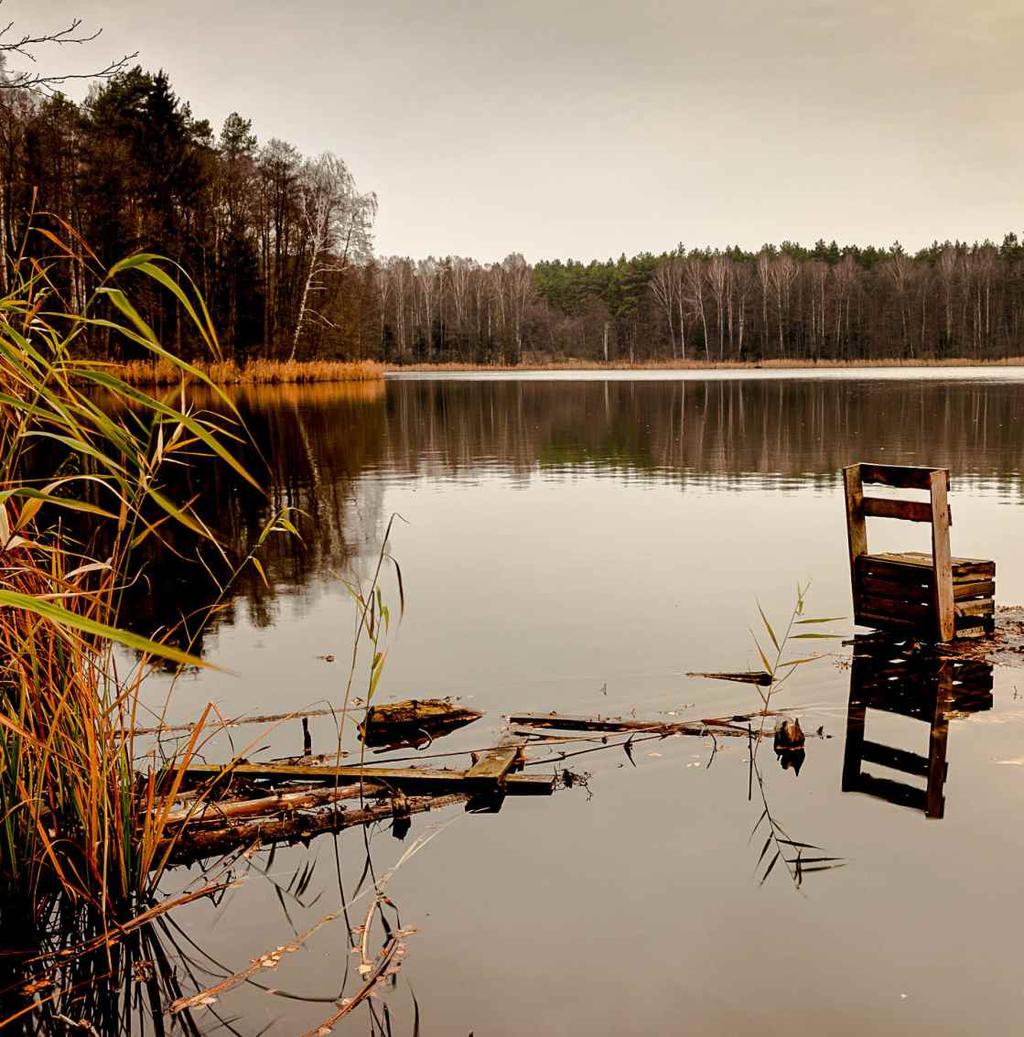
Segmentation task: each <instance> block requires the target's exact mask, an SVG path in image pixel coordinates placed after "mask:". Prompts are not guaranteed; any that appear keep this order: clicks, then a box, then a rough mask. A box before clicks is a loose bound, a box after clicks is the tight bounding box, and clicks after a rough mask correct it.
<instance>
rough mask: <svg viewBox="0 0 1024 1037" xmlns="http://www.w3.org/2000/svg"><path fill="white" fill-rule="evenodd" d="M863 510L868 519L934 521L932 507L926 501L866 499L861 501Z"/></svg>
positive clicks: (885, 498)
mask: <svg viewBox="0 0 1024 1037" xmlns="http://www.w3.org/2000/svg"><path fill="white" fill-rule="evenodd" d="M861 510H862V512H863V514H864V515H865V516H866V517H867V518H891V519H903V520H904V521H906V522H931V520H932V506H931V505H930V504H928V503H926V502H925V501H917V500H894V499H892V498H889V497H864V498H863V499H862V500H861Z"/></svg>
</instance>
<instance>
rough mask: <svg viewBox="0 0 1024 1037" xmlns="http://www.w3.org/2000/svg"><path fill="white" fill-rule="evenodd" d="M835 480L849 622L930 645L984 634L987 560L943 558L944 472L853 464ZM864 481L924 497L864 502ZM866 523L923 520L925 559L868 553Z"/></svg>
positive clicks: (990, 590) (991, 611)
mask: <svg viewBox="0 0 1024 1037" xmlns="http://www.w3.org/2000/svg"><path fill="white" fill-rule="evenodd" d="M843 478H844V482H845V485H846V528H847V533H848V536H849V542H850V578H851V582H852V585H853V617H854V621H855V622H856V623H858V624H859V625H861V626H868V627H875V628H876V629H879V630H889V631H893V632H895V633H907V634H910V635H912V636H916V637H919V638H922V639H925V640H936V641H951V640H953V638H954V637H970V636H978V635H980V634H982V633H991V632H992V630H993V628H994V624H995V589H996V585H995V577H996V566H995V562H989V561H984V560H982V559H978V558H953V557H952V556H951V554H950V548H949V527H950V525H951V524H952V517H951V514H950V510H949V500H948V496H949V470H948V469H947V468H910V467H903V466H898V465H880V464H854V465H850V466H848V467H847V468H844V469H843ZM866 483H868V484H870V483H876V484H881V485H884V486H892V487H896V488H898V489H912V490H926V491H928V495H929V499H928V500H927V501H922V500H898V499H894V498H891V497H866V496H865V495H864V485H865V484H866ZM869 518H890V519H904V520H906V521H909V522H928V523H930V524H931V533H932V551H931V554H926V553H924V552H922V551H902V552H887V553H883V554H870V553H869V552H868V537H867V521H866V520H867V519H869Z"/></svg>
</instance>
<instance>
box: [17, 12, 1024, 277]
mask: <svg viewBox="0 0 1024 1037" xmlns="http://www.w3.org/2000/svg"><path fill="white" fill-rule="evenodd" d="M2 12H3V13H5V14H6V16H7V17H8V18H14V19H15V21H16V23H17V26H18V28H24V29H29V28H32V29H33V30H35V29H37V28H45V27H47V26H50V25H56V24H57V23H59V22H61V21H62V20H66V19H67V18H68V16H71V15H79V16H80V17H82V18H83V19H84V20H85V22H86V24H87V25H88V26H102V27H103V28H104V34H103V36H102V37H101V39H100V40H99V41H98V42H97V43H95V44H92V45H91V47H90V49H89V51H88V52H87V53H83V52H76V51H73V50H64V51H62V52H60V53H58V54H55V55H53V58H52V60H47V61H45V62H43V63H42V67H44V68H45V67H49V66H51V65H52V66H53V67H58V66H59V67H61V68H75V69H79V68H83V67H84V66H85V65H89V64H92V65H97V64H101V63H102V62H104V61H105V60H106V59H107V58H108V57H109V56H112V55H115V54H120V53H121V52H123V51H126V50H127V51H131V50H138V51H139V52H140V54H139V60H140V62H141V63H142V64H143V65H144V66H146V67H147V68H152V69H156V68H159V67H162V68H164V69H166V70H167V71H168V73H169V74H170V77H171V81H172V83H173V84H174V86H175V88H176V89H177V90H178V92H179V93H180V94H181V95H182V96H183V97H184V98H186V99H187V100H188V101H190V102H191V104H192V107H193V111H194V112H195V113H196V114H197V115H199V116H204V117H208V118H210V119H211V121H212V122H213V123H214V125H215V126H217V127H219V124H220V122H221V121H222V120H223V118H224V116H225V115H227V114H228V113H229V112H231V111H232V110H238V111H239V112H241V113H242V114H243V115H246V116H249V117H251V118H252V119H253V122H254V127H255V129H256V131H257V133H258V134H259V137H260V139H261V140H266V139H267V138H269V137H275V136H276V137H282V138H284V139H286V140H288V141H290V142H292V143H293V144H295V145H296V146H297V147H299V148H300V149H301V150H302V151H303V152H305V153H308V154H313V153H317V152H319V151H324V150H329V151H334V152H336V153H337V154H339V155H341V156H342V157H343V158H344V159H345V160H346V161H347V162H348V164H349V166H350V167H351V169H352V171H353V173H354V174H355V176H356V179H357V181H358V183H359V185H360V186H361V188H363V189H364V190H375V191H376V192H377V193H378V195H379V198H380V213H379V216H378V221H377V234H376V239H377V249H378V251H379V252H381V253H382V254H392V253H404V254H406V253H407V254H410V255H413V256H421V255H426V254H428V253H432V254H436V255H444V254H448V253H453V254H461V255H472V256H475V257H477V258H479V259H482V260H490V259H495V258H500V257H501V256H503V255H505V254H507V253H508V252H511V251H519V252H522V253H523V254H524V255H525V256H526V257H527V258H528V259H531V260H532V259H538V258H541V257H554V256H562V257H566V256H572V257H578V258H584V259H589V258H595V257H597V258H603V257H607V256H609V255H618V254H619V253H620V252H623V251H624V252H627V253H633V252H637V251H641V250H651V251H660V250H662V249H666V248H671V247H673V246H674V245H675V244H676V243H677V242H679V241H683V242H684V243H685V244H686V245H688V246H693V245H705V244H710V245H726V244H731V243H737V244H740V245H744V246H748V247H757V246H758V245H760V244H761V243H763V242H765V241H781V240H782V239H785V238H788V239H791V240H798V241H803V242H805V243H811V242H813V241H814V240H815V239H817V238H818V237H824V238H826V239H830V238H836V239H838V240H840V241H841V242H843V241H853V242H860V243H868V242H872V243H877V244H888V243H890V242H891V241H893V240H894V239H897V238H898V239H900V240H901V241H903V242H904V244H905V245H907V246H909V247H918V246H920V245H922V244H926V243H928V242H929V241H931V240H932V239H933V238H939V239H943V238H947V237H949V238H956V237H959V238H965V239H970V240H973V239H975V238H984V237H986V236H988V237H992V238H995V239H999V238H1001V236H1002V234H1003V232H1004V231H1006V230H1017V231H1018V233H1019V232H1020V231H1021V229H1022V228H1024V205H1022V199H1021V187H1022V178H1021V172H1022V169H1024V135H1022V132H1021V119H1022V115H1021V113H1022V111H1024V76H1022V75H1021V73H1020V56H1021V54H1024V3H1022V2H1021V0H887V2H879V0H773V2H770V3H768V2H762V3H757V2H753V0H705V2H701V3H697V2H693V0H675V2H667V0H665V2H663V0H630V2H607V0H606V2H600V0H589V2H575V0H508V2H502V3H496V2H489V0H333V2H332V0H288V2H284V0H204V2H198V0H177V2H176V3H170V4H143V3H138V2H135V0H131V2H129V0H6V2H5V3H4V4H3V7H2Z"/></svg>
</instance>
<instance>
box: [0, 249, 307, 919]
mask: <svg viewBox="0 0 1024 1037" xmlns="http://www.w3.org/2000/svg"><path fill="white" fill-rule="evenodd" d="M55 240H56V239H55ZM64 248H65V251H66V253H67V255H68V262H73V263H84V262H89V261H91V260H92V257H90V256H89V255H88V254H84V255H83V253H82V250H81V249H79V248H76V247H74V243H73V242H69V243H65V244H64ZM15 274H16V279H15V282H14V287H13V288H11V289H10V290H9V292H8V293H7V294H6V295H5V296H4V297H2V298H0V806H2V809H0V884H2V886H3V892H4V893H5V894H6V895H7V896H8V897H10V896H12V895H14V896H17V897H20V898H21V899H22V900H23V901H24V903H25V904H27V905H29V906H30V910H29V913H30V914H31V908H33V907H36V906H38V910H39V911H40V912H42V911H43V910H44V909H45V907H44V905H45V904H46V903H47V902H48V901H51V900H52V897H53V896H54V895H56V896H62V897H66V898H69V899H70V900H71V901H73V902H75V903H78V904H82V905H89V906H91V907H94V908H96V909H98V910H100V911H101V912H103V916H104V917H107V915H108V913H109V914H110V916H111V917H112V918H113V917H115V909H117V908H118V905H119V904H121V903H123V902H124V901H125V900H126V899H131V898H132V897H133V896H134V895H136V894H148V893H151V892H152V891H153V890H154V889H155V885H156V882H157V881H158V879H159V876H160V871H161V865H162V863H163V860H164V859H165V858H164V856H163V851H162V850H161V849H160V847H161V846H163V845H164V844H165V840H164V834H165V833H164V825H165V818H166V815H167V813H168V811H169V809H170V807H169V804H168V805H167V806H166V807H165V806H164V802H165V801H164V797H165V796H166V795H167V794H169V793H170V794H173V792H174V790H175V787H176V783H177V776H178V775H179V774H180V769H181V767H183V766H185V765H186V764H187V763H188V761H189V759H190V758H191V757H192V756H193V754H194V753H195V751H196V748H197V746H198V745H199V744H200V740H201V738H202V723H199V724H197V725H196V728H195V730H194V732H193V734H192V736H191V737H190V738H189V739H188V740H186V741H185V743H184V744H183V745H182V746H181V747H180V748H179V749H178V750H177V754H176V755H175V756H174V758H172V759H170V760H167V759H160V760H158V759H156V758H150V759H149V761H148V764H145V765H143V766H141V767H140V766H139V764H140V761H139V760H138V759H137V751H136V740H135V737H134V734H133V731H134V727H135V718H136V711H137V708H138V703H139V695H140V690H141V688H142V685H143V682H144V681H145V678H146V676H147V673H148V672H149V670H150V668H151V665H152V661H153V660H154V659H155V658H163V659H165V660H171V661H173V662H177V663H184V662H187V663H193V664H197V665H202V663H201V661H200V660H198V659H196V658H194V657H193V656H191V655H189V654H188V652H187V651H183V650H181V649H180V648H176V647H174V645H173V644H172V643H171V641H170V640H169V639H161V638H157V639H156V640H153V639H149V638H146V637H142V636H140V635H138V634H134V633H130V632H128V631H127V630H125V629H123V627H122V623H121V620H122V617H121V616H120V603H121V598H122V594H123V591H124V589H125V588H126V586H127V585H128V584H129V583H130V582H131V581H132V580H135V579H137V578H138V577H139V571H138V566H139V562H138V560H137V551H138V549H139V548H140V546H141V545H142V544H143V543H144V542H145V541H146V540H147V539H149V538H154V537H155V538H160V537H161V536H162V535H163V532H164V530H165V529H166V528H169V526H170V525H174V524H177V525H181V526H184V527H186V528H187V529H188V530H189V531H190V532H191V533H192V534H193V535H195V536H196V537H198V538H200V539H201V540H202V541H204V542H206V543H208V544H210V545H212V546H214V548H215V549H218V550H219V546H218V545H217V542H216V537H215V536H214V534H213V533H212V532H211V531H210V529H209V528H208V527H207V526H206V525H205V523H204V522H203V521H202V519H201V518H200V517H199V515H198V514H197V512H196V511H195V509H194V507H193V505H194V504H195V503H196V502H195V500H175V499H173V493H172V491H171V490H170V489H169V488H168V484H169V480H168V479H166V478H165V475H164V473H165V471H166V469H167V467H168V466H170V465H176V466H181V465H185V466H187V465H190V464H192V463H194V462H195V460H196V459H197V458H198V457H200V456H215V457H217V458H219V459H220V460H221V461H222V462H223V463H225V464H227V465H229V466H230V467H232V468H233V469H234V470H235V472H236V473H237V474H238V475H239V477H241V478H244V479H246V480H248V481H250V482H253V483H255V480H254V479H253V477H252V476H251V475H250V474H249V473H248V472H247V471H246V470H245V469H244V468H243V466H242V465H241V464H240V463H239V461H238V460H237V459H236V458H235V456H234V454H233V453H232V451H231V449H230V448H231V447H232V446H234V445H235V443H236V442H237V440H238V438H239V436H240V435H241V434H242V429H241V424H240V421H239V420H238V418H237V413H236V412H235V410H234V408H233V406H232V404H231V402H230V401H229V400H228V399H227V398H226V397H225V396H224V395H223V393H221V391H220V389H219V388H218V386H217V385H216V384H215V382H214V381H213V379H212V378H211V377H210V376H209V375H208V374H207V373H206V371H204V370H203V369H201V368H199V367H196V366H194V365H190V364H187V363H185V362H184V361H182V360H180V359H178V358H177V357H175V356H173V355H172V354H170V353H169V352H167V351H166V350H165V349H164V348H163V347H162V346H161V344H160V343H159V341H158V339H157V337H156V335H155V334H154V332H153V331H152V329H151V328H150V327H149V326H148V324H147V323H146V321H145V319H144V318H143V317H142V315H141V314H140V313H139V311H138V310H137V309H136V307H135V306H134V305H133V303H132V301H131V297H132V293H133V291H134V290H136V289H138V288H145V290H146V291H148V292H150V293H152V292H153V291H158V292H166V293H169V295H170V296H172V297H173V299H174V301H175V302H176V304H177V306H178V307H179V312H180V314H181V319H182V320H186V321H188V322H189V323H190V325H191V328H192V333H193V334H194V335H195V337H196V338H198V339H199V340H201V341H202V342H203V343H204V345H205V347H206V348H207V349H208V351H209V352H210V355H211V356H212V357H214V358H215V360H216V358H217V357H218V356H219V350H218V345H217V339H216V335H215V332H214V330H213V327H212V325H211V323H210V320H209V316H208V314H207V312H206V309H205V306H204V305H203V302H202V299H201V298H200V297H199V295H198V293H197V292H196V291H195V290H194V288H193V287H192V285H191V283H190V282H189V281H188V279H187V277H185V276H184V275H183V273H182V272H181V271H180V270H179V269H177V268H176V267H175V266H174V265H173V264H171V263H168V262H166V261H164V260H161V259H159V258H158V257H156V256H151V255H136V256H133V257H131V258H129V259H127V260H125V261H123V262H121V263H118V264H116V265H115V266H114V267H112V268H111V269H110V270H108V271H106V272H105V273H104V274H103V275H102V278H101V280H100V284H99V288H98V289H97V290H96V292H95V293H94V294H93V296H92V297H90V298H89V299H88V300H87V302H86V303H85V304H84V306H81V307H78V308H73V307H70V306H68V305H66V304H65V303H64V302H63V301H62V299H61V298H60V295H59V293H58V292H57V290H56V289H55V288H54V287H53V284H52V282H51V280H50V279H49V278H48V276H47V272H46V271H45V270H43V269H41V268H39V267H38V266H34V267H32V268H31V269H28V270H24V269H22V270H16V271H15ZM98 339H102V340H104V341H105V342H106V343H107V344H108V345H109V346H111V347H114V348H117V349H122V348H125V347H126V346H127V347H130V348H133V349H135V350H136V351H139V352H141V353H143V354H145V355H148V356H151V357H153V358H154V360H155V361H156V362H157V363H159V364H160V365H162V369H164V370H167V371H176V372H177V381H176V384H175V389H174V391H172V392H168V393H166V394H164V395H162V396H156V395H151V394H149V393H147V392H145V391H143V390H142V389H140V388H138V387H135V386H133V385H131V384H129V382H128V381H127V380H125V379H123V378H122V377H120V376H119V375H118V374H117V373H116V372H115V371H113V370H112V369H111V368H110V367H109V365H107V364H104V363H102V362H97V361H93V360H90V359H88V353H87V352H86V349H85V348H84V347H86V346H87V345H89V344H90V342H95V341H96V340H98ZM211 369H212V370H216V364H214V366H213V367H212V368H211ZM195 385H198V386H201V387H202V390H203V392H204V396H205V398H206V399H209V395H210V394H211V393H212V394H214V395H217V396H218V397H220V398H221V402H222V404H223V406H222V407H221V408H220V415H219V416H216V417H215V416H214V415H212V414H210V413H207V412H205V411H203V410H202V409H200V408H199V407H198V406H197V405H196V404H195V402H194V399H193V395H192V387H193V386H195ZM97 390H102V392H97ZM112 400H113V401H117V402H118V403H119V404H121V405H120V406H111V401H112ZM225 414H226V415H227V417H225ZM288 525H289V524H288V523H287V522H286V521H284V522H283V523H282V524H280V525H278V524H272V525H270V526H268V528H267V530H266V532H265V534H264V536H266V535H268V534H269V533H270V532H272V531H273V530H275V529H279V528H284V527H286V526H288ZM156 592H157V593H159V588H156ZM201 620H202V617H198V620H197V621H198V622H201ZM118 646H120V648H121V650H120V651H119V650H118ZM123 649H128V650H129V651H124V650H123ZM158 768H159V769H160V773H161V781H162V785H161V786H160V787H159V788H158V785H157V770H158Z"/></svg>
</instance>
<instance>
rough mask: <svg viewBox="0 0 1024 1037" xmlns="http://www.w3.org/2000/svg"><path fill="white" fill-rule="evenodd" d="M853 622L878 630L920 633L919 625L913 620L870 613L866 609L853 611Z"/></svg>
mask: <svg viewBox="0 0 1024 1037" xmlns="http://www.w3.org/2000/svg"><path fill="white" fill-rule="evenodd" d="M853 618H854V622H855V623H857V624H858V625H860V626H865V627H876V628H877V629H879V630H896V631H901V632H902V631H907V630H909V631H918V632H919V631H920V627H921V624H920V622H919V621H917V620H914V619H906V618H903V617H901V616H894V615H892V614H891V613H886V612H872V611H870V610H868V609H864V608H857V609H855V610H854V616H853Z"/></svg>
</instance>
